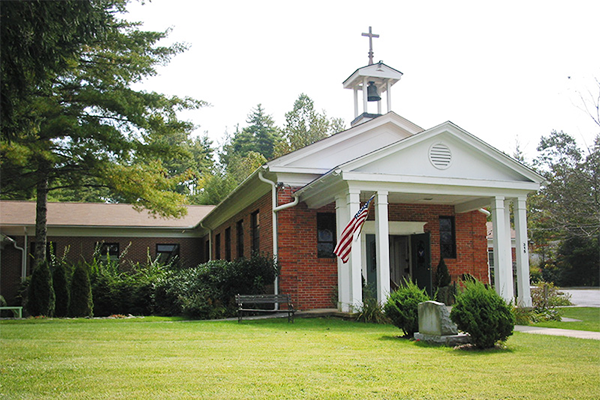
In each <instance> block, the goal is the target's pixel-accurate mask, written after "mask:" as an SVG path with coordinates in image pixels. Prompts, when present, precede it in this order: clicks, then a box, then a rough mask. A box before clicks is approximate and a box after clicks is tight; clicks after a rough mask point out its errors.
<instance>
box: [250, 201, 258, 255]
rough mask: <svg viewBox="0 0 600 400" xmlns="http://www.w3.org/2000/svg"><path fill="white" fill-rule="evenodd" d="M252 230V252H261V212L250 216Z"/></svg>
mask: <svg viewBox="0 0 600 400" xmlns="http://www.w3.org/2000/svg"><path fill="white" fill-rule="evenodd" d="M250 217H251V219H250V229H251V232H252V252H253V253H258V252H260V211H259V210H256V211H254V212H253V213H252V214H251V215H250Z"/></svg>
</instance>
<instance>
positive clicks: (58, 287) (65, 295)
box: [52, 262, 71, 317]
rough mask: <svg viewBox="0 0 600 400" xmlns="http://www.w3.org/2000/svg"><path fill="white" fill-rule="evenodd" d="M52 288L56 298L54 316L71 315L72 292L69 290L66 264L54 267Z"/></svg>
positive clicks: (61, 263)
mask: <svg viewBox="0 0 600 400" xmlns="http://www.w3.org/2000/svg"><path fill="white" fill-rule="evenodd" d="M52 286H53V288H54V294H55V297H56V302H55V308H54V316H55V317H66V316H68V314H69V302H70V298H71V292H70V290H69V280H68V279H67V272H66V265H65V263H64V262H58V263H56V265H55V266H54V272H53V273H52Z"/></svg>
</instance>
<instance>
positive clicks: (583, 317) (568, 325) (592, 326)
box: [532, 307, 600, 332]
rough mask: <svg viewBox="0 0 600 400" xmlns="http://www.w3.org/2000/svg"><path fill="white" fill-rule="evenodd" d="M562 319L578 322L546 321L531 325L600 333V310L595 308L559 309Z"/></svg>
mask: <svg viewBox="0 0 600 400" xmlns="http://www.w3.org/2000/svg"><path fill="white" fill-rule="evenodd" d="M561 313H562V316H563V317H567V318H573V319H578V320H579V321H547V322H538V323H537V324H532V325H533V326H541V327H544V328H560V329H575V330H579V331H592V332H600V308H596V307H565V308H561Z"/></svg>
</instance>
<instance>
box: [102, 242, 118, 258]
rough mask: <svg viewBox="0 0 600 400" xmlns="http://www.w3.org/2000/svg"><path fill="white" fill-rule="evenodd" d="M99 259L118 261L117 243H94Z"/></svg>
mask: <svg viewBox="0 0 600 400" xmlns="http://www.w3.org/2000/svg"><path fill="white" fill-rule="evenodd" d="M96 249H98V251H99V252H100V260H101V261H119V243H104V242H102V243H96Z"/></svg>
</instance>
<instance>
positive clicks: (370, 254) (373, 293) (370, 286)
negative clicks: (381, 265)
mask: <svg viewBox="0 0 600 400" xmlns="http://www.w3.org/2000/svg"><path fill="white" fill-rule="evenodd" d="M365 239H366V246H367V248H366V251H367V254H366V256H367V293H366V294H367V295H368V296H370V297H375V298H377V250H376V249H377V247H376V245H375V235H366V237H365ZM364 295H365V293H363V296H364Z"/></svg>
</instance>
